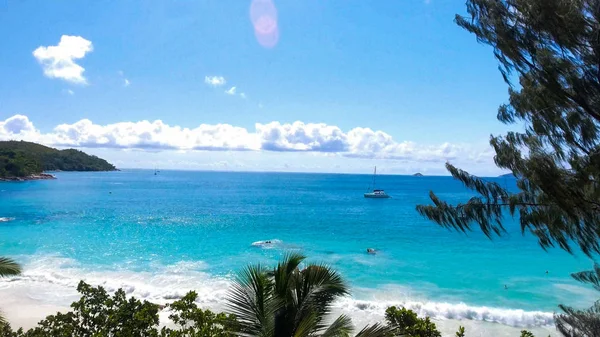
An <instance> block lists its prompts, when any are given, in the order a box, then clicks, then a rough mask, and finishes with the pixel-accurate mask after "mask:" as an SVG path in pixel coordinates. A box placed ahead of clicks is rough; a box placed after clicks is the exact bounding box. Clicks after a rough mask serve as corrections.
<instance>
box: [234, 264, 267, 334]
mask: <svg viewBox="0 0 600 337" xmlns="http://www.w3.org/2000/svg"><path fill="white" fill-rule="evenodd" d="M272 289H273V281H272V279H271V278H270V277H269V275H268V273H267V270H266V269H265V268H263V267H262V266H260V265H251V266H248V267H246V268H245V269H243V270H242V271H241V272H240V274H239V275H238V277H237V279H236V280H235V281H234V283H233V285H232V287H231V289H230V291H229V296H228V303H227V307H228V308H229V311H230V312H231V313H232V314H234V315H235V316H236V317H237V319H238V321H239V322H240V326H241V330H242V333H247V334H249V335H253V336H261V335H264V336H268V335H271V334H270V332H272V330H273V329H274V327H273V305H272V303H273V290H272Z"/></svg>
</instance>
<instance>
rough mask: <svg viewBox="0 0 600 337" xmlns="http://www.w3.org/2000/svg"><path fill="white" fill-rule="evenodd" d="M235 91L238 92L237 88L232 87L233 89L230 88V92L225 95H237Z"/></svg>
mask: <svg viewBox="0 0 600 337" xmlns="http://www.w3.org/2000/svg"><path fill="white" fill-rule="evenodd" d="M235 90H236V88H235V87H231V88H229V90H225V93H226V94H227V95H235Z"/></svg>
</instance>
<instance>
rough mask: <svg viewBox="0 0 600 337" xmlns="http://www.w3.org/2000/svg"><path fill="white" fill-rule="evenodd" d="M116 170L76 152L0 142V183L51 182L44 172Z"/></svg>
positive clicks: (34, 144) (108, 164)
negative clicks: (39, 180) (38, 180)
mask: <svg viewBox="0 0 600 337" xmlns="http://www.w3.org/2000/svg"><path fill="white" fill-rule="evenodd" d="M116 170H117V168H116V167H115V166H114V165H112V164H110V163H109V162H107V161H106V160H104V159H101V158H98V157H96V156H91V155H88V154H86V153H84V152H82V151H79V150H74V149H68V150H57V149H53V148H51V147H47V146H44V145H40V144H36V143H31V142H24V141H12V140H11V141H0V181H20V180H37V179H54V176H53V175H51V174H47V173H44V171H116Z"/></svg>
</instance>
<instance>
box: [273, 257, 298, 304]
mask: <svg viewBox="0 0 600 337" xmlns="http://www.w3.org/2000/svg"><path fill="white" fill-rule="evenodd" d="M305 259H306V256H304V255H302V254H298V253H289V254H286V255H285V256H284V258H283V260H282V261H280V262H279V263H278V264H277V267H276V268H275V270H274V271H273V274H274V278H275V292H276V293H277V295H278V296H279V297H285V296H286V294H287V291H288V289H289V286H290V284H289V282H290V279H291V278H292V275H293V274H294V273H296V272H297V271H298V267H299V266H300V263H302V261H304V260H305Z"/></svg>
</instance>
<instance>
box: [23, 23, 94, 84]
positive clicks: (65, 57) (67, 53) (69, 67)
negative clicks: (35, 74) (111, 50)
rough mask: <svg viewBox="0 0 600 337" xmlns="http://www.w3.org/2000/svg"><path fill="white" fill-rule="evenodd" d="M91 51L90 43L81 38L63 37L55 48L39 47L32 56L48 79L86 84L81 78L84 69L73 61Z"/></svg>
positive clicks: (84, 79) (83, 78)
mask: <svg viewBox="0 0 600 337" xmlns="http://www.w3.org/2000/svg"><path fill="white" fill-rule="evenodd" d="M92 50H93V46H92V42H91V41H88V40H86V39H84V38H83V37H81V36H69V35H63V36H62V37H61V38H60V42H59V43H58V45H56V46H48V47H44V46H40V47H38V48H37V49H36V50H34V51H33V56H34V57H35V58H36V59H37V60H38V62H39V63H40V64H41V65H42V68H43V69H44V75H46V76H47V77H49V78H60V79H63V80H65V81H67V82H71V83H76V84H86V83H87V80H86V78H85V77H83V72H84V71H85V69H84V68H83V67H82V66H80V65H79V64H77V63H75V60H78V59H82V58H83V57H84V56H85V54H87V53H88V52H91V51H92Z"/></svg>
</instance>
